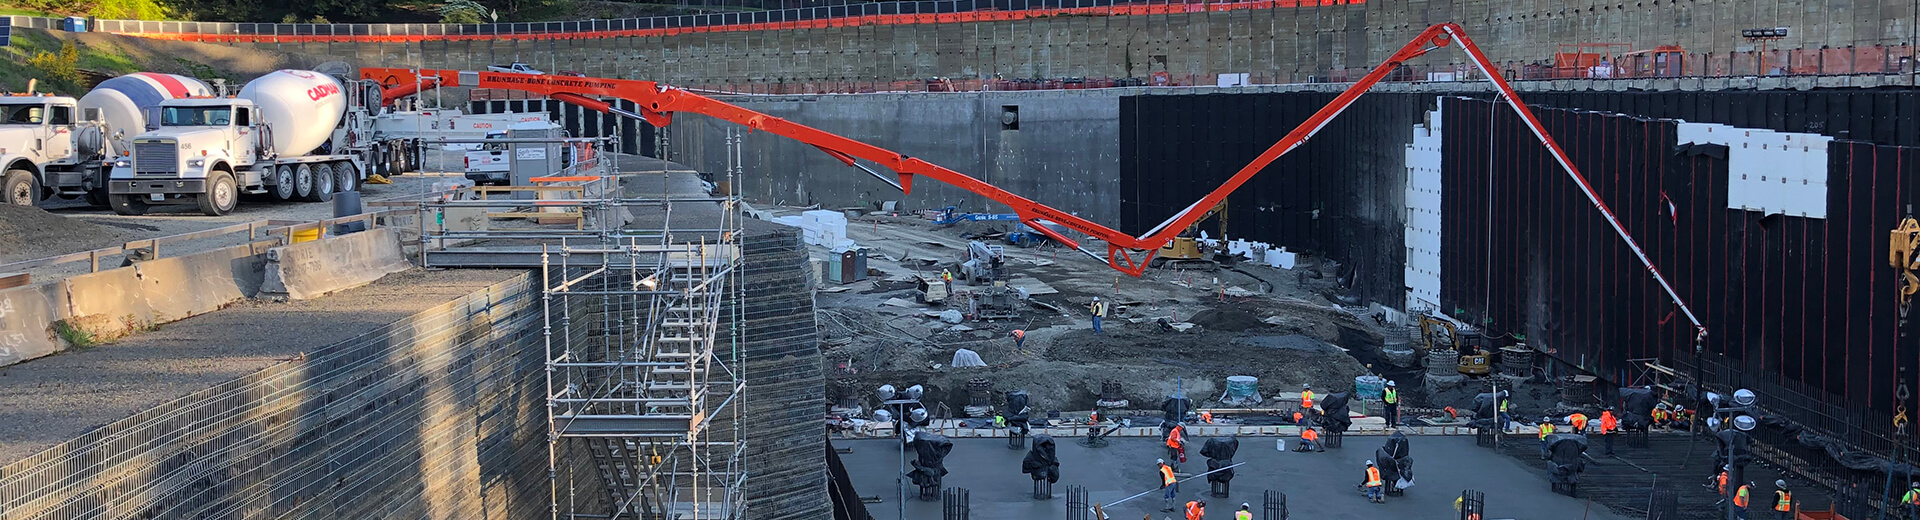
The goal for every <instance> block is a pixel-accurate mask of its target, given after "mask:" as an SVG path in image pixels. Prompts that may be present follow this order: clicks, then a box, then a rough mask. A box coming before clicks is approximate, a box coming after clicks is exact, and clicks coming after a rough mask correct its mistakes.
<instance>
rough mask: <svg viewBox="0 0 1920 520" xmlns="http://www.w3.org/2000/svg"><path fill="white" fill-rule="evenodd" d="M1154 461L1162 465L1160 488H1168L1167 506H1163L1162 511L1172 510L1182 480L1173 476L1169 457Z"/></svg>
mask: <svg viewBox="0 0 1920 520" xmlns="http://www.w3.org/2000/svg"><path fill="white" fill-rule="evenodd" d="M1154 463H1155V464H1159V465H1160V489H1165V490H1167V493H1166V499H1167V507H1165V508H1162V509H1161V511H1172V510H1173V498H1174V496H1175V495H1179V494H1180V480H1179V479H1176V478H1173V466H1168V465H1167V459H1160V460H1157V461H1154Z"/></svg>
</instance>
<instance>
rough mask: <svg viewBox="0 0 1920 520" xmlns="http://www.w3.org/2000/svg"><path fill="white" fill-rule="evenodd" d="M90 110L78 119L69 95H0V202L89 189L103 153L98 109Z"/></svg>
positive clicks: (34, 199) (69, 195)
mask: <svg viewBox="0 0 1920 520" xmlns="http://www.w3.org/2000/svg"><path fill="white" fill-rule="evenodd" d="M91 113H92V114H94V117H93V118H91V119H90V120H83V119H81V117H80V116H81V110H80V102H79V100H76V99H74V98H71V97H65V96H48V95H37V96H33V95H12V96H0V188H4V190H5V191H4V192H0V195H4V200H0V202H5V203H7V204H17V205H32V204H34V203H36V202H39V201H41V200H44V199H46V198H47V197H50V196H55V195H59V196H61V197H63V198H74V197H78V196H81V195H85V194H86V192H87V190H90V189H92V188H94V187H95V186H94V184H95V183H97V182H100V179H99V178H98V176H97V172H98V171H99V170H100V168H101V167H102V165H103V162H104V161H105V157H104V156H103V153H104V150H103V149H102V146H103V143H102V142H101V141H102V139H101V135H100V129H101V126H100V123H99V121H98V119H99V116H98V111H94V112H91ZM66 186H71V187H72V189H71V190H68V189H61V187H66Z"/></svg>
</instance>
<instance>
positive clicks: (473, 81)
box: [360, 23, 1706, 337]
mask: <svg viewBox="0 0 1920 520" xmlns="http://www.w3.org/2000/svg"><path fill="white" fill-rule="evenodd" d="M1456 42H1457V43H1458V44H1459V45H1460V48H1461V50H1464V51H1466V53H1467V56H1468V57H1470V58H1471V59H1472V61H1473V64H1474V66H1475V67H1477V68H1478V69H1479V70H1480V73H1481V75H1482V76H1484V77H1486V78H1487V81H1490V82H1492V83H1493V85H1494V87H1495V88H1497V89H1498V90H1499V95H1500V98H1501V99H1503V100H1505V101H1507V105H1508V106H1510V107H1512V108H1513V111H1514V112H1515V113H1517V114H1519V116H1520V118H1521V119H1522V120H1524V121H1525V122H1526V123H1527V127H1528V128H1529V129H1531V130H1533V135H1534V136H1535V137H1537V138H1539V139H1540V143H1541V144H1543V145H1546V147H1547V149H1548V150H1549V151H1551V152H1553V157H1554V160H1556V161H1559V163H1560V166H1561V167H1562V168H1564V169H1565V170H1566V173H1567V175H1568V176H1569V177H1571V178H1572V179H1573V181H1574V183H1575V184H1577V185H1578V186H1579V187H1580V191H1581V192H1582V193H1584V194H1585V195H1586V196H1587V200H1588V201H1590V202H1592V203H1593V206H1594V208H1595V209H1598V210H1599V211H1600V213H1601V215H1603V216H1605V217H1606V219H1607V223H1608V224H1609V225H1611V226H1613V230H1614V231H1615V232H1616V233H1618V234H1619V235H1620V239H1621V240H1622V241H1624V242H1626V244H1627V247H1628V248H1630V249H1632V250H1633V254H1634V256H1636V257H1638V258H1639V259H1640V262H1641V264H1642V265H1645V266H1646V268H1647V272H1648V273H1649V274H1651V275H1653V278H1654V280H1655V281H1656V282H1659V284H1660V287H1661V288H1662V289H1664V290H1666V292H1667V297H1669V298H1671V299H1672V300H1673V302H1674V304H1675V305H1677V306H1679V307H1680V311H1681V312H1682V313H1683V314H1685V315H1686V317H1687V320H1688V321H1690V322H1692V323H1693V326H1694V329H1695V330H1696V332H1697V333H1698V335H1699V336H1700V337H1704V336H1705V335H1706V327H1705V326H1704V325H1702V324H1701V323H1700V319H1699V317H1697V316H1695V315H1694V313H1693V309H1691V308H1689V307H1688V306H1687V304H1686V301H1685V300H1683V299H1681V298H1680V294H1679V293H1678V292H1675V291H1674V289H1673V285H1672V284H1670V283H1668V282H1667V279H1666V277H1665V276H1663V275H1661V274H1660V270H1659V268H1657V267H1655V266H1654V265H1653V262H1652V260H1650V259H1649V258H1648V257H1647V254H1646V251H1645V250H1643V249H1641V247H1640V244H1639V243H1638V242H1636V241H1634V239H1633V236H1632V235H1631V234H1629V233H1627V230H1626V228H1624V227H1622V226H1621V224H1620V221H1619V219H1618V218H1615V217H1614V214H1613V210H1612V209H1610V208H1608V207H1607V204H1606V203H1605V202H1603V201H1601V200H1600V196H1599V195H1598V194H1597V193H1595V192H1594V191H1593V187H1592V186H1591V185H1589V184H1588V183H1587V180H1586V178H1585V177H1584V176H1582V175H1581V174H1580V170H1579V169H1577V168H1575V167H1574V166H1573V162H1572V161H1571V160H1569V159H1568V158H1567V154H1566V152H1565V151H1563V150H1561V148H1560V144H1559V143H1556V142H1554V140H1553V138H1552V137H1551V136H1548V135H1547V133H1546V130H1545V128H1543V127H1542V126H1540V121H1539V119H1536V118H1535V117H1534V115H1533V111H1531V110H1528V109H1527V106H1526V104H1524V103H1521V102H1520V98H1519V95H1518V94H1516V93H1515V92H1514V91H1513V87H1512V86H1511V85H1509V84H1507V81H1506V79H1504V78H1502V77H1500V75H1498V74H1494V69H1493V64H1492V63H1491V62H1489V61H1487V57H1486V55H1485V54H1482V53H1481V52H1480V49H1479V47H1477V46H1475V45H1474V44H1473V40H1471V39H1468V38H1467V36H1466V34H1465V33H1464V31H1463V30H1462V29H1461V28H1460V26H1459V25H1456V24H1451V23H1447V24H1440V25H1435V26H1432V27H1428V28H1427V30H1425V31H1423V32H1421V33H1420V35H1419V36H1418V37H1415V38H1414V39H1413V41H1411V42H1408V43H1407V44H1406V45H1405V46H1403V47H1401V48H1400V50H1399V51H1396V52H1394V53H1393V55H1392V56H1390V57H1388V58H1387V59H1386V61H1384V62H1382V63H1381V64H1380V65H1379V66H1377V67H1374V68H1373V70H1372V71H1371V72H1368V73H1367V75H1366V76H1365V77H1362V78H1360V80H1359V81H1357V82H1354V84H1353V86H1351V87H1348V88H1347V90H1346V91H1344V92H1341V93H1340V95H1339V96H1338V97H1336V98H1334V100H1333V102H1331V103H1328V104H1327V106H1325V107H1321V109H1320V111H1319V112H1315V113H1314V114H1313V116H1312V117H1309V118H1307V120H1306V122H1303V123H1300V126H1298V127H1295V128H1294V129H1293V131H1292V132H1289V133H1288V134H1287V135H1286V137H1284V138H1281V139H1280V141H1279V142H1277V143H1274V144H1273V146H1272V147H1269V148H1267V150H1266V151H1265V152H1263V153H1261V154H1260V156H1259V157H1257V158H1255V159H1254V160H1253V162H1250V163H1247V165H1246V166H1245V167H1242V168H1240V171H1238V172H1236V173H1234V174H1233V176H1232V177H1231V178H1228V179H1227V182H1226V183H1224V184H1221V185H1220V187H1219V188H1216V189H1214V190H1213V192H1211V193H1208V194H1207V196H1206V197H1205V198H1202V199H1200V200H1199V201H1196V202H1194V203H1193V205H1190V206H1187V208H1186V209H1184V210H1182V211H1180V213H1178V214H1175V215H1174V216H1173V217H1172V218H1169V219H1167V221H1166V222H1162V223H1160V225H1159V226H1157V227H1155V228H1153V230H1151V231H1148V232H1147V233H1146V234H1145V235H1141V236H1138V237H1135V236H1131V235H1128V234H1125V233H1121V232H1120V231H1118V230H1115V229H1113V228H1109V227H1106V226H1103V225H1100V224H1098V223H1094V222H1092V221H1089V220H1086V219H1084V218H1080V217H1078V216H1075V215H1073V214H1070V213H1067V212H1064V211H1060V210H1058V209H1054V208H1052V207H1049V206H1047V205H1045V204H1041V203H1039V202H1035V201H1033V200H1029V199H1027V198H1025V197H1021V196H1019V195H1016V194H1014V193H1012V192H1008V191H1006V190H1003V189H1000V188H999V187H996V186H994V185H991V184H987V183H986V182H982V181H981V180H979V179H975V178H973V177H970V176H968V175H966V174H963V173H960V172H957V171H953V170H949V169H946V168H943V167H940V166H939V165H935V164H932V163H928V162H926V161H922V160H920V159H917V158H914V157H910V156H907V155H903V154H900V153H898V152H894V151H891V150H887V149H885V148H881V147H878V146H874V145H871V144H867V143H863V142H860V141H855V140H853V139H848V138H846V137H842V136H839V135H834V134H832V133H828V132H825V131H821V130H819V129H815V128H811V127H808V126H806V125H802V124H799V123H795V122H792V121H788V120H785V119H781V118H777V117H773V116H770V115H766V114H762V113H759V112H755V111H752V110H748V109H746V108H743V107H740V106H737V105H733V104H730V103H726V102H723V101H720V100H717V99H713V98H710V97H706V96H702V95H700V94H696V93H693V92H689V91H686V90H681V89H676V88H671V87H664V86H661V85H659V84H658V83H655V82H652V81H637V80H621V79H603V78H583V77H576V76H547V75H531V74H515V73H504V72H462V71H455V70H435V69H424V70H423V69H393V68H363V69H360V76H361V77H362V78H364V79H371V80H376V81H379V82H381V84H383V85H387V86H389V87H397V86H401V85H409V84H418V83H419V82H424V81H426V80H429V79H431V80H435V81H438V82H439V84H440V85H441V86H447V87H475V88H495V89H512V90H521V91H526V92H533V93H538V94H544V95H546V96H548V97H551V98H553V99H558V100H561V101H565V102H568V103H573V104H577V105H580V106H584V107H587V108H591V109H593V110H597V111H600V112H603V113H610V114H617V115H621V116H626V117H632V118H637V119H641V120H644V121H646V122H648V123H650V124H652V125H654V126H658V127H664V126H667V125H668V124H670V123H672V122H673V114H674V113H675V112H688V113H694V114H703V115H707V116H711V117H716V118H719V119H723V120H726V121H729V122H733V123H735V124H740V125H745V126H746V127H747V128H748V129H749V130H756V129H757V130H764V131H767V132H770V133H773V134H776V135H780V136H783V137H787V138H790V139H794V140H797V141H800V142H803V143H807V144H810V145H813V146H814V147H815V148H819V149H820V151H822V152H825V153H826V154H827V155H831V156H833V157H834V158H835V159H839V160H840V162H843V163H846V164H847V165H848V166H853V167H856V168H860V169H862V170H865V171H867V172H868V173H870V174H873V175H874V176H876V177H880V178H881V180H883V181H887V182H888V184H892V185H894V186H895V187H897V188H900V190H901V191H903V192H908V193H911V192H912V191H913V178H914V176H916V175H925V176H928V177H932V178H933V179H934V180H937V181H940V182H944V183H947V184H950V185H953V186H955V187H958V188H960V189H964V190H967V191H970V192H973V193H975V194H978V195H981V196H983V197H987V198H989V199H993V200H994V201H996V202H999V203H1001V204H1006V205H1007V206H1009V207H1011V208H1013V211H1014V213H1017V214H1019V215H1020V219H1021V220H1022V221H1023V222H1026V223H1027V224H1028V225H1029V226H1031V227H1032V228H1033V229H1034V230H1035V231H1038V232H1040V233H1042V234H1045V235H1047V237H1048V238H1051V239H1053V240H1056V241H1059V242H1060V243H1062V244H1066V245H1069V246H1071V247H1073V248H1075V249H1079V250H1080V251H1081V252H1084V253H1086V254H1088V255H1089V256H1093V257H1095V258H1100V259H1101V260H1102V261H1105V262H1107V265H1109V266H1112V267H1113V268H1114V269H1117V270H1119V271H1121V272H1124V273H1127V274H1129V275H1133V276H1139V275H1140V274H1141V273H1142V272H1144V271H1146V268H1147V264H1148V262H1149V261H1151V260H1152V259H1153V255H1154V253H1155V252H1157V251H1159V249H1160V247H1161V246H1163V245H1166V243H1167V242H1168V241H1171V240H1173V238H1174V237H1175V236H1176V235H1178V234H1179V233H1180V231H1181V230H1184V229H1186V228H1187V227H1188V226H1190V225H1192V224H1193V223H1194V222H1196V221H1198V220H1200V219H1201V218H1204V217H1205V216H1206V213H1207V211H1206V210H1207V209H1208V208H1212V207H1214V206H1217V205H1219V204H1220V202H1221V201H1223V200H1226V198H1227V195H1228V194H1230V193H1233V191H1234V190H1236V189H1239V188H1240V186H1241V185H1242V184H1246V182H1247V180H1248V179H1251V178H1253V176H1254V174H1256V173H1259V172H1260V170H1262V169H1265V168H1266V167H1267V165H1268V164H1271V163H1273V161H1274V160H1275V159H1279V158H1280V156H1281V155H1285V154H1286V153H1287V152H1291V151H1293V150H1294V149H1295V148H1299V147H1300V145H1301V144H1304V143H1306V142H1307V140H1308V139H1311V138H1313V134H1314V133H1316V132H1319V131H1320V129H1321V128H1323V127H1325V126H1326V125H1327V123H1328V122H1329V121H1332V120H1333V118H1334V117H1335V116H1338V115H1340V112H1341V111H1343V110H1346V108H1347V107H1348V106H1350V105H1352V104H1353V102H1354V100H1355V99H1358V98H1359V97H1360V95H1361V94H1365V93H1366V92H1367V91H1368V90H1370V89H1372V88H1373V86H1374V85H1375V84H1378V83H1379V82H1380V81H1381V80H1382V79H1383V78H1385V77H1386V76H1387V74H1388V73H1390V72H1392V71H1393V70H1394V69H1395V68H1396V67H1399V66H1400V65H1401V64H1402V63H1405V62H1406V61H1407V60H1411V59H1413V58H1417V57H1420V56H1422V55H1425V54H1426V53H1428V52H1432V51H1435V50H1438V49H1442V48H1445V47H1447V46H1448V45H1452V44H1454V43H1456ZM595 97H614V98H620V99H625V100H628V101H632V102H633V103H634V104H635V105H636V106H637V107H639V109H640V113H638V114H635V113H631V112H628V111H625V110H620V109H618V108H615V107H613V106H611V105H609V104H608V103H606V102H604V101H600V100H598V99H594V98H595ZM861 159H864V160H867V161H871V162H873V163H876V164H879V165H880V166H883V167H886V168H887V169H890V170H893V171H894V172H895V173H896V174H897V175H898V176H899V181H898V182H893V181H891V180H889V179H886V178H885V177H884V176H881V175H880V174H878V173H876V172H874V171H873V170H871V169H868V168H866V167H865V166H863V165H861V164H860V163H859V162H858V161H859V160H861ZM1041 221H1051V222H1054V223H1058V224H1060V225H1063V226H1066V227H1067V228H1070V229H1072V230H1074V231H1078V232H1080V233H1084V234H1086V235H1088V236H1090V237H1092V238H1094V239H1097V240H1101V241H1103V242H1106V244H1107V254H1106V256H1104V257H1102V256H1101V255H1099V254H1097V253H1094V252H1092V251H1089V250H1087V249H1086V248H1084V247H1082V246H1081V245H1080V243H1079V242H1078V241H1075V240H1073V239H1070V238H1068V237H1066V236H1064V235H1061V234H1060V233H1058V232H1056V231H1055V230H1053V229H1052V228H1049V227H1047V226H1045V225H1041Z"/></svg>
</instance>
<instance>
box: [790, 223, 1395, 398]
mask: <svg viewBox="0 0 1920 520" xmlns="http://www.w3.org/2000/svg"><path fill="white" fill-rule="evenodd" d="M780 213H782V214H790V213H793V211H782V212H780ZM991 230H992V228H991V226H986V225H983V224H979V223H974V224H972V225H966V226H952V227H947V228H937V227H935V226H933V225H932V223H931V222H929V221H926V220H923V219H917V218H912V217H891V216H889V217H862V218H859V219H856V220H854V221H853V222H851V223H850V224H849V226H848V235H849V237H850V238H852V239H854V240H855V241H856V242H858V243H859V244H860V245H862V246H864V247H870V248H873V256H871V257H870V258H869V260H868V262H869V263H868V265H869V267H870V268H873V269H875V270H877V271H879V272H881V273H882V274H881V275H880V276H878V277H876V278H877V280H875V281H870V282H858V283H854V284H850V285H848V286H846V287H848V289H846V290H839V289H835V288H833V287H830V286H823V291H822V292H821V293H819V294H818V296H817V297H816V302H815V304H816V306H817V307H818V308H819V309H820V313H821V317H820V323H821V328H822V331H823V339H824V343H825V345H826V346H825V348H826V349H827V350H826V357H827V359H828V367H827V371H828V379H829V381H830V382H833V381H839V380H843V379H848V378H851V379H853V380H855V381H858V382H859V384H860V385H861V387H862V388H872V387H878V386H879V385H881V384H893V385H896V386H901V387H904V386H906V385H913V384H920V385H923V386H924V387H925V388H927V391H928V395H929V398H930V399H933V400H936V401H939V402H941V403H944V404H946V405H947V406H948V407H949V408H951V409H952V410H955V411H956V413H957V411H958V410H960V409H961V407H963V406H965V405H966V404H967V395H966V390H965V389H966V385H967V382H968V381H969V380H970V379H974V378H986V379H989V380H991V381H992V384H993V388H994V389H995V390H996V401H1000V400H1003V399H1004V397H1003V396H1002V394H1003V393H1004V392H1006V391H1010V390H1026V391H1027V392H1028V393H1029V394H1030V395H1031V396H1032V400H1033V405H1034V406H1035V408H1036V409H1039V410H1060V411H1073V410H1089V409H1092V408H1093V407H1094V401H1095V400H1096V399H1098V398H1099V396H1098V393H1099V392H1100V389H1101V384H1102V382H1104V381H1115V382H1118V383H1119V384H1120V385H1121V387H1122V389H1123V391H1122V396H1123V397H1124V398H1126V399H1128V400H1129V401H1131V402H1132V408H1135V409H1144V410H1154V409H1157V408H1158V406H1159V404H1160V402H1161V401H1162V400H1163V399H1164V398H1165V397H1166V396H1168V395H1170V394H1174V393H1176V392H1179V393H1184V394H1185V395H1186V396H1187V397H1189V398H1192V399H1194V400H1195V401H1196V402H1197V403H1201V404H1202V406H1207V405H1209V404H1208V403H1210V402H1213V401H1215V400H1217V398H1218V397H1220V395H1221V393H1222V392H1223V391H1224V387H1225V378H1226V377H1227V376H1233V375H1248V376H1254V377H1258V378H1260V392H1261V393H1262V394H1263V395H1265V396H1267V397H1269V398H1271V397H1274V396H1276V395H1279V394H1287V395H1292V394H1293V393H1295V392H1298V391H1299V389H1300V385H1301V384H1302V383H1311V384H1313V385H1314V388H1315V389H1316V390H1318V391H1321V392H1337V391H1348V390H1351V389H1352V388H1353V380H1354V377H1356V376H1360V375H1363V374H1366V373H1367V368H1366V367H1365V366H1363V365H1362V363H1361V362H1360V361H1358V360H1356V359H1355V357H1354V356H1352V355H1349V354H1348V353H1346V352H1344V351H1343V349H1342V347H1345V346H1347V345H1345V344H1343V343H1345V342H1353V341H1351V340H1350V339H1349V340H1343V339H1342V338H1343V337H1346V338H1353V337H1361V338H1372V339H1371V340H1370V341H1358V342H1354V343H1358V344H1361V345H1362V346H1365V345H1371V348H1374V349H1376V350H1377V349H1378V345H1379V343H1380V341H1381V340H1380V339H1379V329H1380V326H1379V324H1378V323H1376V322H1375V321H1374V319H1373V318H1372V316H1371V315H1370V314H1369V313H1368V311H1367V310H1366V309H1365V308H1357V307H1355V308H1343V307H1341V306H1339V305H1338V304H1337V303H1335V301H1334V300H1332V299H1330V297H1331V296H1337V295H1338V293H1339V290H1338V288H1337V287H1335V286H1334V284H1333V280H1332V277H1331V276H1329V275H1327V274H1325V273H1330V272H1332V269H1331V268H1330V267H1323V266H1321V265H1320V264H1319V263H1318V262H1317V261H1311V262H1308V263H1306V264H1303V265H1301V266H1298V267H1297V268H1296V269H1294V270H1283V269H1276V268H1271V267H1267V266H1264V265H1255V264H1247V263H1242V264H1240V265H1239V266H1236V267H1235V268H1234V269H1232V270H1227V269H1222V270H1219V271H1213V272H1205V271H1170V270H1149V271H1148V273H1147V274H1146V275H1145V276H1142V277H1140V278H1133V277H1129V276H1126V275H1124V274H1121V273H1119V272H1117V271H1114V270H1112V269H1110V268H1108V267H1107V266H1106V265H1104V264H1103V263H1102V262H1100V261H1097V260H1094V259H1092V258H1090V257H1088V256H1086V255H1084V254H1080V253H1079V252H1077V251H1072V250H1067V249H1064V248H1059V247H1050V246H1043V247H1037V248H1032V249H1021V248H1018V247H1013V246H1008V247H1007V249H1006V256H1007V258H1008V265H1009V268H1008V270H1009V272H1010V273H1012V275H1013V277H1014V279H1013V281H1012V283H1013V284H1014V285H1030V284H1031V283H1032V282H1033V281H1037V282H1039V283H1042V284H1044V285H1045V286H1047V287H1050V288H1052V289H1054V290H1057V291H1058V292H1057V293H1052V294H1039V295H1035V296H1033V297H1032V301H1033V302H1035V303H1034V304H1029V305H1027V306H1024V307H1023V308H1022V309H1021V316H1020V318H1018V319H1014V320H996V321H991V322H979V321H967V322H965V323H963V324H960V325H955V324H951V323H945V322H942V321H940V320H938V319H935V318H930V317H926V314H929V313H934V312H937V311H939V310H943V309H946V308H953V309H959V310H962V311H963V312H964V311H965V309H966V305H965V304H964V302H965V299H964V298H965V296H954V297H952V298H950V299H949V300H948V303H947V305H946V306H939V305H936V306H929V307H921V306H917V305H915V306H908V307H903V306H899V305H889V304H887V303H886V302H888V301H889V300H890V299H895V298H897V299H901V300H907V301H912V300H914V297H915V295H916V293H917V290H916V285H915V284H914V283H913V282H911V281H908V280H910V279H911V276H913V275H915V274H919V275H923V276H929V277H932V276H937V274H938V273H939V272H940V270H941V269H942V268H946V267H949V266H950V265H951V264H953V263H955V262H958V261H959V260H960V259H961V258H960V257H961V255H963V254H964V252H965V251H966V249H965V248H966V244H967V239H966V238H963V235H968V234H974V233H983V232H988V231H991ZM990 243H1001V242H990ZM1088 248H1089V249H1093V250H1104V247H1101V246H1100V245H1098V244H1095V245H1091V246H1088ZM816 249H819V248H816ZM825 254H826V253H825V251H824V250H819V251H816V257H818V258H825ZM975 289H977V288H974V287H969V286H967V285H965V284H964V283H960V284H958V285H957V286H956V292H965V291H971V290H975ZM1266 290H1270V291H1271V292H1266ZM830 291H837V292H830ZM1229 291H1231V294H1228V292H1229ZM1242 291H1245V292H1242ZM1095 296H1099V297H1101V298H1103V299H1105V300H1106V301H1108V302H1110V303H1112V304H1113V306H1114V308H1113V310H1112V311H1111V312H1110V314H1109V316H1108V317H1107V318H1106V319H1105V320H1104V323H1103V329H1104V331H1105V334H1095V333H1094V332H1093V331H1092V329H1091V324H1092V323H1091V319H1090V317H1089V314H1088V312H1087V306H1088V305H1089V303H1091V301H1092V298H1093V297H1095ZM1161 319H1165V320H1166V321H1167V322H1169V323H1173V324H1182V325H1183V326H1184V324H1187V323H1191V324H1195V325H1197V326H1196V327H1193V328H1192V329H1190V330H1188V331H1186V332H1179V331H1175V330H1170V329H1168V328H1166V327H1163V326H1162V325H1160V323H1159V321H1160V320H1161ZM1014 329H1021V330H1025V331H1026V332H1027V335H1026V340H1025V343H1024V345H1023V346H1022V347H1021V348H1016V347H1015V344H1014V340H1013V337H1012V331H1013V330H1014ZM962 348H965V349H969V350H973V351H975V352H977V353H979V354H980V356H981V358H982V359H983V360H984V361H985V362H986V363H987V364H988V366H986V367H962V368H955V367H952V366H951V363H952V361H953V355H954V353H955V351H957V350H958V349H962ZM1376 356H1377V353H1376ZM830 384H832V383H830ZM832 391H833V390H832V389H831V388H830V389H829V392H830V395H831V392H832ZM1271 402H1272V401H1269V403H1271Z"/></svg>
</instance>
